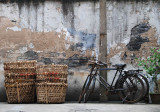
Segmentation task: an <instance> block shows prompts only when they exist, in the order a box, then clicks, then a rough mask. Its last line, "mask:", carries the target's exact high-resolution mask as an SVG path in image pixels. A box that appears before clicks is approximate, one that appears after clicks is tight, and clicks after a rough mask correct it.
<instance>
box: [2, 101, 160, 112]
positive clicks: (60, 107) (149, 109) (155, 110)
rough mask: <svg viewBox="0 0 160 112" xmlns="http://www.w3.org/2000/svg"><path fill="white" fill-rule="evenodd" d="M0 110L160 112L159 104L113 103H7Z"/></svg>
mask: <svg viewBox="0 0 160 112" xmlns="http://www.w3.org/2000/svg"><path fill="white" fill-rule="evenodd" d="M0 112H160V105H153V104H115V103H114V104H113V103H86V104H78V103H64V104H7V103H0Z"/></svg>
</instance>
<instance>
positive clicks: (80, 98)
mask: <svg viewBox="0 0 160 112" xmlns="http://www.w3.org/2000/svg"><path fill="white" fill-rule="evenodd" d="M91 80H92V78H91V75H88V76H87V78H86V80H85V83H84V85H83V87H82V91H81V93H80V96H79V99H78V102H79V103H81V101H82V99H83V98H84V94H85V93H86V91H87V89H88V88H89V85H90V83H91Z"/></svg>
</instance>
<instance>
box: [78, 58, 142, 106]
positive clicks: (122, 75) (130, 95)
mask: <svg viewBox="0 0 160 112" xmlns="http://www.w3.org/2000/svg"><path fill="white" fill-rule="evenodd" d="M90 65H91V67H92V68H91V71H90V74H89V75H88V76H87V78H86V80H85V83H84V85H83V88H82V92H81V94H80V96H79V100H78V102H79V103H81V101H82V99H84V103H86V102H87V101H88V98H89V96H90V94H91V93H92V92H93V91H94V88H95V82H96V81H98V82H99V83H100V84H102V85H103V86H104V87H105V89H106V93H118V95H119V96H120V98H121V99H122V103H136V102H138V101H139V100H141V98H142V97H143V96H144V92H145V91H144V84H143V81H142V80H141V79H140V78H139V77H138V75H135V74H129V73H130V72H125V71H123V70H124V68H125V66H126V64H116V65H113V67H114V68H107V64H106V63H103V62H101V61H99V62H97V63H96V62H92V63H91V64H90ZM102 67H105V68H102ZM100 70H116V73H115V75H114V78H113V80H112V83H111V85H110V84H109V83H108V82H107V81H106V80H105V79H104V78H103V77H102V76H100V75H99V73H98V71H100ZM118 72H119V77H118V79H117V80H116V83H115V85H113V84H114V81H115V78H116V76H117V74H118Z"/></svg>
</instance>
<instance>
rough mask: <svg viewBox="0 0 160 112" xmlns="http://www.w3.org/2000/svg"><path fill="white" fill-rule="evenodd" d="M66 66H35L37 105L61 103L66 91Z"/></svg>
mask: <svg viewBox="0 0 160 112" xmlns="http://www.w3.org/2000/svg"><path fill="white" fill-rule="evenodd" d="M67 75H68V66H67V65H40V66H37V75H36V82H37V83H36V92H37V103H63V102H65V97H66V89H67Z"/></svg>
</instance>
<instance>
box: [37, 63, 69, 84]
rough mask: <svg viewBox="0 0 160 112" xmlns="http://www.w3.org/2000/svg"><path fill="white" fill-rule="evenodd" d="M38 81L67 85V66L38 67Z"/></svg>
mask: <svg viewBox="0 0 160 112" xmlns="http://www.w3.org/2000/svg"><path fill="white" fill-rule="evenodd" d="M36 70H37V75H36V81H45V82H46V81H50V82H54V83H55V82H58V83H60V82H63V83H67V75H68V66H67V65H43V66H42V65H41V66H38V67H37V69H36Z"/></svg>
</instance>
